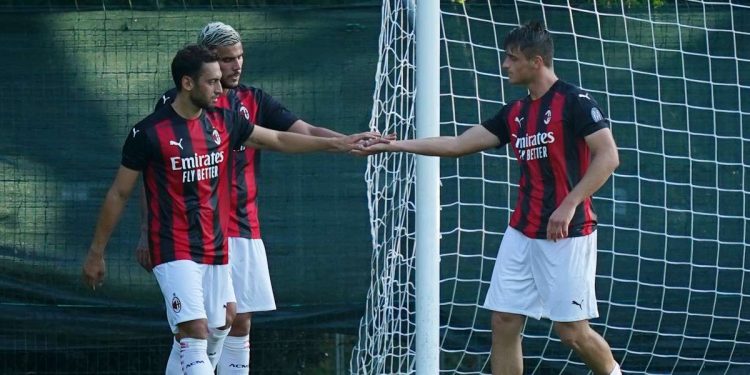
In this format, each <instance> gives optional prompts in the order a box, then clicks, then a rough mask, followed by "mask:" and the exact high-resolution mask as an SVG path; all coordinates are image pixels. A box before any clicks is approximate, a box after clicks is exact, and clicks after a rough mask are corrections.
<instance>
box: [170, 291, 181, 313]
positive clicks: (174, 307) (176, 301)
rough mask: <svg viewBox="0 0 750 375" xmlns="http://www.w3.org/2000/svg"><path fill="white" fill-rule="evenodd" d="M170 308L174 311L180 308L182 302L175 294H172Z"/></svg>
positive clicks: (178, 310)
mask: <svg viewBox="0 0 750 375" xmlns="http://www.w3.org/2000/svg"><path fill="white" fill-rule="evenodd" d="M172 310H174V312H176V313H178V312H180V310H182V302H180V299H179V298H177V295H176V294H172Z"/></svg>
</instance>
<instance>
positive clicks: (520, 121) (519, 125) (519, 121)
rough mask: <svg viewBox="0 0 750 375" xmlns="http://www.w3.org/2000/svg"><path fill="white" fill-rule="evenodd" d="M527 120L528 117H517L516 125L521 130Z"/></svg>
mask: <svg viewBox="0 0 750 375" xmlns="http://www.w3.org/2000/svg"><path fill="white" fill-rule="evenodd" d="M525 118H526V117H521V118H518V116H516V118H515V119H514V120H515V121H516V124H518V127H519V128H520V127H521V126H523V125H522V124H521V123H522V122H523V120H524V119H525Z"/></svg>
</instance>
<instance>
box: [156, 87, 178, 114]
mask: <svg viewBox="0 0 750 375" xmlns="http://www.w3.org/2000/svg"><path fill="white" fill-rule="evenodd" d="M175 97H177V88H175V87H172V88H171V89H169V90H167V91H165V92H164V93H163V94H161V96H160V97H158V98H157V99H156V108H157V109H158V108H161V107H163V106H165V105H167V104H171V103H172V102H174V99H175Z"/></svg>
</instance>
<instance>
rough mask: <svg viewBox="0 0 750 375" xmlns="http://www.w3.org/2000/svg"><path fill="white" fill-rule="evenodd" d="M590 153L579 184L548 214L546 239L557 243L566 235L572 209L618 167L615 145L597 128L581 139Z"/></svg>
mask: <svg viewBox="0 0 750 375" xmlns="http://www.w3.org/2000/svg"><path fill="white" fill-rule="evenodd" d="M585 140H586V144H587V145H588V147H589V150H591V163H590V164H589V168H588V170H587V171H586V174H584V175H583V178H581V181H579V182H578V184H576V186H574V187H573V190H571V191H570V193H568V195H567V196H566V197H565V199H563V201H562V203H560V206H559V207H557V209H555V211H554V212H553V213H552V215H550V218H549V222H548V223H547V239H548V240H553V241H555V240H558V239H562V238H565V237H567V236H568V225H570V221H571V220H572V219H573V214H575V210H576V207H578V205H579V204H581V202H583V201H584V200H585V199H586V198H588V197H590V196H592V195H593V194H594V193H595V192H596V191H597V190H599V188H600V187H602V185H604V183H605V182H606V181H607V179H608V178H609V176H610V175H612V172H614V171H615V168H617V166H618V165H620V157H619V156H618V154H617V145H616V144H615V140H614V138H613V137H612V132H611V131H610V130H609V129H606V128H605V129H601V130H599V131H596V132H594V133H591V134H589V135H587V136H586V138H585Z"/></svg>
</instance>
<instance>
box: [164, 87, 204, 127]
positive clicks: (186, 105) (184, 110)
mask: <svg viewBox="0 0 750 375" xmlns="http://www.w3.org/2000/svg"><path fill="white" fill-rule="evenodd" d="M172 108H173V109H174V111H175V112H177V114H178V115H180V117H182V118H184V119H186V120H192V119H195V118H198V117H199V116H200V115H201V113H202V112H203V109H201V107H198V106H197V105H195V104H193V102H192V101H191V100H190V98H189V97H188V96H187V95H183V94H182V93H177V96H176V97H175V98H174V102H172Z"/></svg>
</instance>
